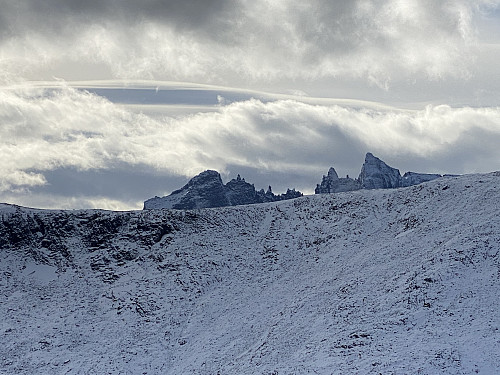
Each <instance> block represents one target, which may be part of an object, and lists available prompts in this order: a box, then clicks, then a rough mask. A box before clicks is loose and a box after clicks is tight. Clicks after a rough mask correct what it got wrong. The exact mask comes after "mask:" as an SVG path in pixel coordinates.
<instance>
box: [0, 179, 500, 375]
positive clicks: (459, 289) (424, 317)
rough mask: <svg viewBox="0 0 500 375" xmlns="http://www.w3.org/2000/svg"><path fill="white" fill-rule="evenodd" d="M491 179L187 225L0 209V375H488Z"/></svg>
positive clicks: (498, 336) (497, 272)
mask: <svg viewBox="0 0 500 375" xmlns="http://www.w3.org/2000/svg"><path fill="white" fill-rule="evenodd" d="M499 202H500V173H499V172H496V173H491V174H488V175H472V176H461V177H456V178H440V179H437V180H434V181H431V182H428V183H426V184H422V185H417V186H412V187H409V188H402V189H394V190H359V191H354V192H347V193H339V194H334V195H333V194H324V195H314V196H307V197H301V198H297V199H293V200H287V201H281V202H273V203H264V204H258V205H248V206H235V207H224V208H217V209H203V210H193V211H176V210H146V211H134V212H110V211H99V210H81V211H46V210H36V209H28V208H21V207H16V206H11V205H0V285H1V288H0V342H1V343H2V344H1V345H0V373H6V374H33V373H43V374H218V373H219V374H380V373H381V374H419V373H421V374H437V373H439V374H472V373H479V374H496V373H500V310H499V308H498V301H500V256H499V252H500V245H499V244H500V203H499Z"/></svg>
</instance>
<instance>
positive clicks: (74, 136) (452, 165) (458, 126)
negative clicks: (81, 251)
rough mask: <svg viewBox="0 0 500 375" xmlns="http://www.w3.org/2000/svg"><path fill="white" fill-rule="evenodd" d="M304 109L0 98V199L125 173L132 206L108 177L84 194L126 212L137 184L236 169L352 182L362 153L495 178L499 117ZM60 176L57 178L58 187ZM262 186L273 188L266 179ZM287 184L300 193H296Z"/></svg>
mask: <svg viewBox="0 0 500 375" xmlns="http://www.w3.org/2000/svg"><path fill="white" fill-rule="evenodd" d="M307 100H309V103H305V102H301V101H298V100H276V101H270V102H262V101H260V100H256V99H251V100H246V101H240V102H234V103H231V104H229V105H226V106H219V107H216V106H214V109H213V111H212V112H205V113H198V114H191V115H187V116H182V117H178V118H170V117H150V116H147V115H144V114H138V113H134V112H130V111H128V110H127V109H126V108H125V107H123V106H120V105H116V104H113V103H111V102H109V101H108V100H106V99H104V98H102V97H98V96H96V95H93V94H90V93H88V92H84V91H80V90H76V89H73V88H70V87H66V86H61V87H60V88H55V89H40V88H33V87H22V88H21V87H17V88H16V87H11V88H8V89H2V90H0V124H1V125H0V160H2V163H1V165H0V188H1V190H2V191H1V192H0V194H2V196H3V197H8V196H9V194H11V193H12V192H13V191H15V190H16V189H17V190H19V189H25V190H27V191H32V192H36V191H42V190H43V192H44V194H49V193H50V191H52V192H55V191H56V190H57V189H59V191H61V190H62V189H61V188H58V187H57V186H55V185H51V184H50V181H51V182H52V183H56V182H57V179H55V177H54V176H56V175H57V174H55V173H56V172H57V171H63V170H64V169H67V170H71V171H80V172H81V173H82V175H83V176H85V175H87V176H91V173H93V172H92V171H102V173H106V171H109V173H112V171H120V170H127V173H129V175H132V174H134V173H137V176H139V175H140V180H141V181H142V182H137V184H135V185H134V186H133V187H131V190H133V191H134V195H133V196H127V195H126V194H125V193H123V192H121V193H117V192H114V190H116V189H113V181H115V182H116V183H126V182H124V181H127V180H126V179H124V178H123V177H119V176H118V177H116V179H111V180H109V179H108V180H109V181H108V182H106V185H102V186H105V187H103V188H102V189H98V188H96V189H94V190H95V191H94V193H93V194H96V196H97V197H98V199H101V198H103V199H115V200H116V199H117V196H116V195H117V194H120V195H121V197H122V198H123V199H125V200H127V202H131V201H140V200H142V199H146V198H148V196H141V189H140V187H139V185H140V183H142V184H144V185H148V176H153V175H159V176H162V175H163V176H177V180H176V181H180V180H179V177H182V178H188V177H192V176H193V175H195V174H197V173H199V172H201V171H203V170H205V169H216V170H219V171H221V172H222V173H224V175H225V176H227V177H234V174H235V173H238V172H239V171H240V170H247V171H249V170H253V171H262V172H265V173H267V175H266V178H265V179H263V178H262V180H256V181H252V182H255V184H256V186H257V187H259V186H266V184H272V185H273V187H276V191H278V190H281V189H283V188H285V189H286V187H297V188H300V189H304V188H305V189H307V190H310V189H311V186H312V187H314V184H315V183H316V182H319V179H320V176H321V175H322V174H324V173H325V172H326V171H327V169H328V167H329V166H331V165H334V166H335V167H336V169H337V170H338V171H339V172H340V173H342V174H345V173H349V174H350V175H352V176H356V175H357V173H359V168H360V166H361V164H362V159H363V156H364V153H365V152H367V151H371V152H373V153H374V154H375V155H378V156H380V157H381V158H383V159H384V160H385V161H387V162H388V163H389V164H392V165H393V166H395V167H398V168H400V169H401V170H402V171H404V170H405V168H406V167H407V166H408V168H409V167H412V168H413V167H418V168H420V171H424V172H425V171H428V172H441V173H446V172H454V173H457V172H458V173H472V172H488V171H491V170H495V169H498V160H500V151H499V150H498V144H499V141H500V109H499V108H471V107H462V108H452V107H450V106H446V105H441V106H427V107H426V108H424V109H422V110H403V109H396V108H392V109H391V108H389V107H384V106H380V107H377V106H375V105H373V106H372V107H360V106H359V103H357V104H356V105H355V106H349V105H342V106H340V105H319V104H317V105H315V104H311V103H310V101H311V100H312V99H310V98H308V99H307ZM424 168H425V169H426V170H422V169H424ZM75 173H76V172H75ZM115 173H117V172H115ZM63 175H64V173H63V174H61V173H59V175H58V176H59V177H58V180H59V181H63V180H64V176H63ZM74 175H76V174H74ZM273 175H276V176H279V179H278V177H276V178H277V180H273V177H272V176H273ZM287 175H289V176H295V177H297V179H298V180H300V181H302V182H304V183H305V181H309V184H310V185H311V186H305V185H304V186H297V185H296V182H295V181H293V180H292V179H290V180H286V177H284V176H287ZM255 176H256V178H258V174H255ZM270 176H271V177H270ZM315 176H316V177H315ZM120 178H121V179H120ZM99 180H100V179H99V177H98V176H97V177H96V176H94V177H92V183H94V182H95V183H96V184H100V183H101V184H104V183H103V182H102V181H101V182H100V181H99ZM129 180H130V179H129ZM264 180H265V181H264ZM159 184H160V181H158V184H157V185H158V186H159ZM122 190H123V189H122ZM120 191H121V190H120ZM142 191H143V192H144V193H143V194H144V195H146V194H148V195H150V194H151V193H152V191H150V190H148V189H146V188H145V189H144V190H142ZM122 193H123V194H122ZM164 193H166V192H165V191H164V190H162V191H158V194H164ZM58 194H61V192H60V193H58ZM65 194H66V195H69V194H68V193H65ZM79 194H84V192H80V193H79ZM89 194H90V190H89ZM155 194H156V193H155ZM2 199H5V198H2ZM89 199H90V198H89ZM96 199H97V198H96ZM66 200H67V199H66ZM127 204H130V203H127ZM127 207H130V206H127Z"/></svg>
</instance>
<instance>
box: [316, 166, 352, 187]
mask: <svg viewBox="0 0 500 375" xmlns="http://www.w3.org/2000/svg"><path fill="white" fill-rule="evenodd" d="M359 189H361V184H360V183H359V182H358V181H357V180H353V179H352V178H349V176H347V177H346V178H339V176H338V175H337V172H336V171H335V169H334V168H333V167H331V168H330V169H329V170H328V174H327V175H326V176H323V180H322V181H321V184H318V185H316V189H315V190H314V192H315V193H316V194H325V193H340V192H344V191H353V190H359Z"/></svg>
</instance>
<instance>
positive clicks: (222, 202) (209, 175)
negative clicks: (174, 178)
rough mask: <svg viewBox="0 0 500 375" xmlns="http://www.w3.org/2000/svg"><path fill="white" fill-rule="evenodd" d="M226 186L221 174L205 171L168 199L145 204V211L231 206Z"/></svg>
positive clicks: (156, 199) (150, 200)
mask: <svg viewBox="0 0 500 375" xmlns="http://www.w3.org/2000/svg"><path fill="white" fill-rule="evenodd" d="M229 205H230V204H229V200H228V197H227V196H226V191H225V186H224V184H223V183H222V179H221V177H220V174H219V172H216V171H211V170H208V171H205V172H202V173H200V174H199V175H198V176H195V177H193V178H192V179H191V180H190V181H189V182H188V183H187V184H186V185H184V186H183V187H182V188H181V189H179V190H176V191H174V192H172V194H170V195H169V196H167V197H163V198H160V197H154V198H151V199H148V200H147V201H146V202H144V209H147V210H149V209H155V208H177V209H184V210H191V209H195V208H206V207H224V206H229Z"/></svg>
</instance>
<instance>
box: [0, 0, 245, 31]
mask: <svg viewBox="0 0 500 375" xmlns="http://www.w3.org/2000/svg"><path fill="white" fill-rule="evenodd" d="M235 4H236V2H233V1H228V0H184V1H162V0H144V1H135V0H86V1H80V0H46V1H37V0H21V1H16V2H13V1H9V0H5V1H1V2H0V5H1V6H2V12H1V16H0V17H1V20H2V23H1V24H0V30H3V34H4V35H6V36H8V35H13V34H14V33H27V32H29V31H32V32H40V33H43V32H54V31H57V32H58V31H61V30H62V29H65V30H66V31H67V32H71V30H73V32H78V31H79V29H80V28H84V27H88V26H89V25H91V24H104V25H106V24H113V23H115V24H122V26H121V27H123V28H126V27H127V26H128V27H130V26H132V25H134V24H136V23H141V22H144V21H152V22H159V23H166V24H169V25H172V26H175V27H177V28H179V29H183V30H198V29H203V28H207V27H208V28H210V27H215V28H217V26H215V25H217V24H220V23H225V22H226V21H227V20H228V19H231V15H233V16H234V14H235V13H236V12H237V9H238V8H237V6H236V5H235Z"/></svg>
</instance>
